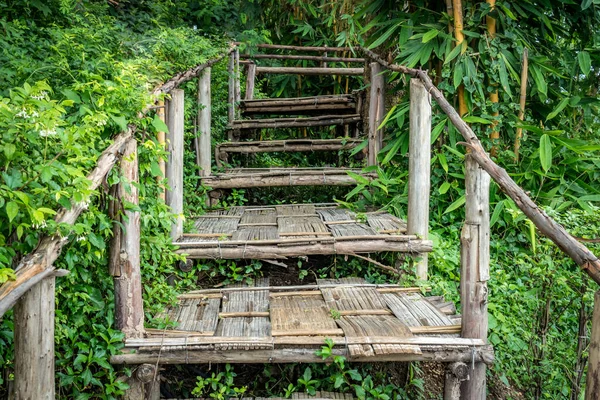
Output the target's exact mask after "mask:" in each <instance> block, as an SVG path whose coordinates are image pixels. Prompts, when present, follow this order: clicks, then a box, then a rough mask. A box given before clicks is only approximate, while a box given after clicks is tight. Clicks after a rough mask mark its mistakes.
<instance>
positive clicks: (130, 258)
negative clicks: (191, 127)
mask: <svg viewBox="0 0 600 400" xmlns="http://www.w3.org/2000/svg"><path fill="white" fill-rule="evenodd" d="M121 174H122V176H123V180H122V181H121V182H120V183H119V184H118V185H117V187H116V190H115V192H114V193H115V195H116V199H115V203H114V205H113V212H112V213H113V214H117V215H115V217H113V218H117V219H120V223H115V224H114V227H113V232H114V238H113V240H112V241H111V246H110V258H109V271H110V274H111V275H112V276H113V277H114V285H115V320H116V326H117V328H118V329H120V330H121V331H122V332H123V333H124V334H125V335H126V336H127V337H140V336H142V335H143V333H144V305H143V301H142V276H141V267H140V229H141V228H140V212H139V211H138V210H132V209H124V205H125V204H134V205H137V204H139V193H138V188H137V186H136V185H137V184H138V182H139V178H138V157H137V142H136V141H135V140H134V139H132V140H130V141H129V143H127V145H126V146H125V150H124V152H123V158H122V159H121ZM115 205H116V207H115ZM117 210H120V211H121V212H118V211H117Z"/></svg>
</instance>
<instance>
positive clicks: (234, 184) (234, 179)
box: [202, 167, 377, 189]
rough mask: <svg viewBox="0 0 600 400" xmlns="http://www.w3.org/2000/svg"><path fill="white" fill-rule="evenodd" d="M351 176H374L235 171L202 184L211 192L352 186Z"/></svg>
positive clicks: (323, 171)
mask: <svg viewBox="0 0 600 400" xmlns="http://www.w3.org/2000/svg"><path fill="white" fill-rule="evenodd" d="M348 172H353V173H355V174H358V175H361V176H364V177H365V178H367V179H372V178H375V177H376V176H377V174H375V173H363V172H362V170H360V169H352V168H329V167H328V168H235V169H228V170H225V171H224V172H221V173H215V174H212V175H210V176H206V177H204V178H202V184H203V185H204V186H208V187H210V188H212V189H231V188H250V187H269V186H319V185H321V186H323V185H327V186H349V185H355V184H356V180H355V179H354V178H352V177H351V176H350V175H348Z"/></svg>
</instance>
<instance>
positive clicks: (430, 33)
mask: <svg viewBox="0 0 600 400" xmlns="http://www.w3.org/2000/svg"><path fill="white" fill-rule="evenodd" d="M438 33H440V31H438V30H437V29H432V30H430V31H428V32H426V33H425V34H424V35H423V39H422V40H421V41H422V42H423V43H427V42H429V41H430V40H431V39H433V38H435V37H436V36H437V35H438Z"/></svg>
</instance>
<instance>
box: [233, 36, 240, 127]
mask: <svg viewBox="0 0 600 400" xmlns="http://www.w3.org/2000/svg"><path fill="white" fill-rule="evenodd" d="M233 59H234V66H233V72H234V81H235V105H234V107H235V113H234V117H235V118H236V119H239V118H240V101H242V88H241V71H240V49H238V48H237V47H236V49H235V50H234V51H233Z"/></svg>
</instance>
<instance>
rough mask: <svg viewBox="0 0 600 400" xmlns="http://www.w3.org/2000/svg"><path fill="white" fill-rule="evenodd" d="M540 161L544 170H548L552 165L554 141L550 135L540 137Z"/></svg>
mask: <svg viewBox="0 0 600 400" xmlns="http://www.w3.org/2000/svg"><path fill="white" fill-rule="evenodd" d="M540 163H541V164H542V168H543V169H544V172H548V170H549V169H550V167H552V142H551V141H550V136H548V135H546V134H544V135H542V138H541V139H540Z"/></svg>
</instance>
